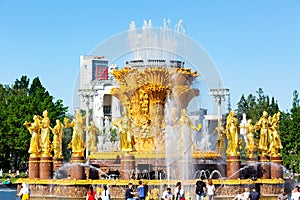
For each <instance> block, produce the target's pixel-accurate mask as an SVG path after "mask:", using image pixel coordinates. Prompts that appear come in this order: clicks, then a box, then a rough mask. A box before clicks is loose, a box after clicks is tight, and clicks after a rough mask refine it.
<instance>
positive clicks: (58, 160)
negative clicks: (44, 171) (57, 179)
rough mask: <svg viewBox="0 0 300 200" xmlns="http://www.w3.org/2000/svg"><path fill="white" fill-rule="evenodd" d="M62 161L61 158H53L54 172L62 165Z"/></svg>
mask: <svg viewBox="0 0 300 200" xmlns="http://www.w3.org/2000/svg"><path fill="white" fill-rule="evenodd" d="M63 162H64V159H63V158H53V171H54V172H55V171H56V170H58V169H59V168H61V166H62V165H63Z"/></svg>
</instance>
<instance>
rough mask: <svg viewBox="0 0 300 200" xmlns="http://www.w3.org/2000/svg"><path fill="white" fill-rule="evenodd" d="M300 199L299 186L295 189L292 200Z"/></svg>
mask: <svg viewBox="0 0 300 200" xmlns="http://www.w3.org/2000/svg"><path fill="white" fill-rule="evenodd" d="M299 198H300V192H299V187H298V185H297V186H296V187H295V189H294V190H293V191H292V196H291V200H299Z"/></svg>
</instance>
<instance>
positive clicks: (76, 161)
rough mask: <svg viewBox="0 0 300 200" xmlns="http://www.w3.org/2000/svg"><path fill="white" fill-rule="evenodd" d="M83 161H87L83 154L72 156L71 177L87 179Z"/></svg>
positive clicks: (69, 170) (69, 172)
mask: <svg viewBox="0 0 300 200" xmlns="http://www.w3.org/2000/svg"><path fill="white" fill-rule="evenodd" d="M83 163H85V159H84V157H83V156H71V166H70V167H69V169H68V176H69V177H70V179H76V180H83V179H85V174H84V167H83V165H82V164H83Z"/></svg>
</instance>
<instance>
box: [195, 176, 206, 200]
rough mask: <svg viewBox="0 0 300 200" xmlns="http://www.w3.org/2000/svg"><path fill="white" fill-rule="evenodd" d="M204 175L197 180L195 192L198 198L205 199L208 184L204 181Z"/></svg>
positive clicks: (198, 199)
mask: <svg viewBox="0 0 300 200" xmlns="http://www.w3.org/2000/svg"><path fill="white" fill-rule="evenodd" d="M203 180H204V177H202V176H201V177H200V180H198V181H197V182H196V185H195V193H196V197H197V199H196V200H200V199H201V200H203V199H204V197H205V192H206V184H205V183H204V181H203Z"/></svg>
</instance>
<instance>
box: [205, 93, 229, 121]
mask: <svg viewBox="0 0 300 200" xmlns="http://www.w3.org/2000/svg"><path fill="white" fill-rule="evenodd" d="M209 95H210V96H213V98H214V101H215V102H217V103H218V121H219V120H221V118H222V117H221V103H222V101H225V100H226V98H225V97H226V96H228V95H229V89H225V88H214V89H210V90H209Z"/></svg>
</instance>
